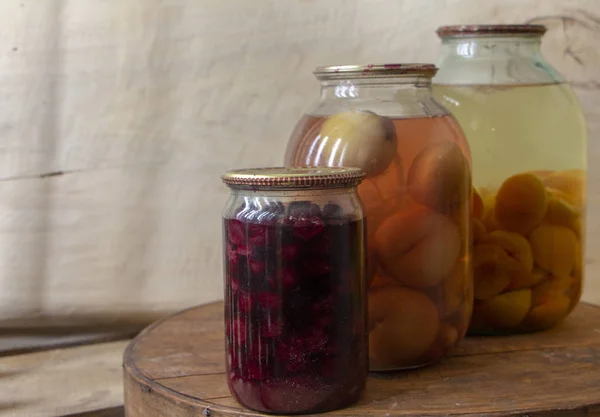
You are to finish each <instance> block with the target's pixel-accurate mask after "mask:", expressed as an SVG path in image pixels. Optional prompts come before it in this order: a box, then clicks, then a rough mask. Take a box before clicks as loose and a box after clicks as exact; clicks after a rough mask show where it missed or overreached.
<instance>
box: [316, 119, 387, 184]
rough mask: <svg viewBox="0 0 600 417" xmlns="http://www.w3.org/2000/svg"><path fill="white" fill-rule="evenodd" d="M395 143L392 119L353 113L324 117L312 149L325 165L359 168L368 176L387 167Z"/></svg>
mask: <svg viewBox="0 0 600 417" xmlns="http://www.w3.org/2000/svg"><path fill="white" fill-rule="evenodd" d="M396 143H397V141H396V131H395V128H394V123H393V122H392V121H391V119H389V118H387V117H382V116H378V115H377V114H375V113H373V112H370V111H362V110H355V111H346V112H342V113H337V114H334V115H333V116H330V117H329V118H327V120H325V123H323V125H322V126H321V131H320V137H319V141H318V143H316V144H315V149H318V150H319V156H320V158H319V160H321V161H323V162H324V163H326V164H327V165H328V166H345V167H358V168H361V169H362V170H363V171H364V172H365V174H367V177H371V176H374V175H377V174H379V173H381V172H383V171H385V169H386V168H387V167H388V166H389V165H390V163H391V162H392V160H393V159H394V156H395V155H396Z"/></svg>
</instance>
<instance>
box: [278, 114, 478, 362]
mask: <svg viewBox="0 0 600 417" xmlns="http://www.w3.org/2000/svg"><path fill="white" fill-rule="evenodd" d="M432 106H433V105H432ZM286 163H287V164H289V165H302V164H315V165H321V164H324V163H334V164H340V165H346V164H348V165H351V164H360V165H359V167H360V168H361V169H362V170H363V171H364V172H365V173H366V174H367V176H366V178H365V179H364V180H363V181H362V183H361V184H360V185H359V187H358V192H359V194H360V196H361V199H362V201H363V203H364V205H365V213H366V216H367V221H368V234H367V247H368V253H369V273H368V277H369V282H370V288H369V294H368V297H369V349H370V369H371V370H373V371H382V370H396V369H407V368H415V367H419V366H423V365H427V364H430V363H433V362H435V361H437V360H439V359H440V358H441V357H442V356H443V355H444V354H445V353H446V352H448V351H449V350H450V349H451V348H452V347H454V346H456V344H457V343H458V342H459V341H460V340H461V339H462V338H463V336H464V335H465V333H466V331H467V327H468V324H469V320H470V317H471V311H472V308H473V283H472V269H471V260H470V256H471V254H470V247H471V236H470V230H469V229H470V227H469V226H470V219H469V211H470V204H469V202H470V198H471V182H470V180H471V177H470V166H469V164H470V162H469V150H468V146H467V144H466V142H465V140H464V137H463V136H462V133H461V130H460V128H459V126H458V124H457V123H456V121H455V120H454V119H453V118H452V117H450V116H448V115H444V114H441V115H439V116H434V117H406V118H391V117H386V116H381V115H378V114H376V113H374V112H371V111H358V110H352V111H345V112H340V113H336V114H334V115H331V116H323V115H306V116H305V117H304V118H303V119H302V120H301V121H300V122H299V123H298V126H297V128H296V130H295V132H294V133H293V134H292V139H291V140H290V144H289V146H288V153H287V155H286Z"/></svg>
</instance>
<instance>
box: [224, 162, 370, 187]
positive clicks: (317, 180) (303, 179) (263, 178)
mask: <svg viewBox="0 0 600 417" xmlns="http://www.w3.org/2000/svg"><path fill="white" fill-rule="evenodd" d="M364 178H365V173H364V172H363V171H362V170H361V169H360V168H349V167H313V166H306V167H263V168H246V169H235V170H231V171H227V172H226V173H225V174H224V175H222V176H221V180H222V181H223V182H224V183H225V184H227V185H228V186H229V187H231V188H254V189H263V190H264V189H306V188H345V187H351V186H356V185H358V184H360V182H361V181H362V180H363V179H364Z"/></svg>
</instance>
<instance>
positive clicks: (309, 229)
mask: <svg viewBox="0 0 600 417" xmlns="http://www.w3.org/2000/svg"><path fill="white" fill-rule="evenodd" d="M335 198H336V197H335V194H334V195H332V196H329V199H330V200H332V199H333V200H335ZM238 202H240V203H241V204H240V205H239V206H238V207H234V208H233V210H230V215H229V216H227V215H226V216H225V219H224V236H225V239H224V240H225V242H224V245H225V254H226V255H225V322H226V348H227V372H228V382H229V387H230V390H231V392H232V393H233V395H234V396H235V397H236V399H237V400H238V401H239V402H240V403H241V404H243V405H245V406H246V407H248V408H251V409H254V410H258V411H261V412H266V413H285V414H295V413H309V412H323V411H327V410H333V409H337V408H341V407H344V406H346V405H349V404H351V403H353V402H355V401H356V400H357V399H358V398H359V396H360V394H361V392H362V391H363V388H364V386H365V381H366V375H367V369H368V348H367V343H368V341H367V336H366V297H365V293H366V290H365V287H366V278H365V260H364V259H365V255H364V253H365V233H364V220H363V218H362V215H361V216H360V218H357V216H356V214H355V213H346V211H345V210H344V208H343V207H342V206H340V205H338V204H336V203H334V202H323V201H321V202H320V204H319V203H315V202H311V201H308V200H299V201H298V200H296V201H281V200H277V199H276V198H274V197H269V198H268V199H264V198H259V197H247V198H244V199H240V198H238V199H235V202H234V205H236V204H237V203H238Z"/></svg>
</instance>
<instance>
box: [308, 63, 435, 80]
mask: <svg viewBox="0 0 600 417" xmlns="http://www.w3.org/2000/svg"><path fill="white" fill-rule="evenodd" d="M436 72H437V68H436V66H435V65H433V64H369V65H332V66H327V67H317V68H315V70H314V71H313V74H315V76H316V77H317V79H318V80H334V79H340V78H352V77H357V78H358V77H377V78H387V77H398V76H413V77H429V78H431V77H433V76H434V75H435V73H436Z"/></svg>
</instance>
